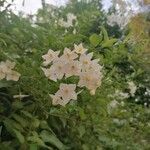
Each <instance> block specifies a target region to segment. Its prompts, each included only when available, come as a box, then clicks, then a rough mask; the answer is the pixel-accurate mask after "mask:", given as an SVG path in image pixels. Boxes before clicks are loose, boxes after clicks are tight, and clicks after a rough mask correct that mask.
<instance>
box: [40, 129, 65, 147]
mask: <svg viewBox="0 0 150 150" xmlns="http://www.w3.org/2000/svg"><path fill="white" fill-rule="evenodd" d="M40 136H41V138H42V139H43V141H44V142H48V143H50V144H52V145H54V146H55V147H57V148H58V149H59V150H64V148H65V147H64V145H63V143H62V142H61V141H60V140H59V139H58V138H57V137H56V136H55V135H53V134H51V133H50V132H48V131H46V130H43V131H42V132H41V134H40Z"/></svg>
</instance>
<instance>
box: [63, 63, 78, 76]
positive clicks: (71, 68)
mask: <svg viewBox="0 0 150 150" xmlns="http://www.w3.org/2000/svg"><path fill="white" fill-rule="evenodd" d="M80 72H81V64H80V62H79V61H77V60H76V61H71V62H69V63H67V64H66V66H65V76H66V77H67V78H68V77H70V76H73V75H75V76H78V75H79V74H80Z"/></svg>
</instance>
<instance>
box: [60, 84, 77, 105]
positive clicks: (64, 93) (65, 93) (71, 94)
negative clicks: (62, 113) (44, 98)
mask: <svg viewBox="0 0 150 150" xmlns="http://www.w3.org/2000/svg"><path fill="white" fill-rule="evenodd" d="M75 89H76V84H63V83H61V84H60V87H59V90H58V92H57V94H58V95H59V96H60V97H61V98H62V99H63V101H65V103H66V104H67V103H68V102H69V101H70V100H77V93H76V92H75Z"/></svg>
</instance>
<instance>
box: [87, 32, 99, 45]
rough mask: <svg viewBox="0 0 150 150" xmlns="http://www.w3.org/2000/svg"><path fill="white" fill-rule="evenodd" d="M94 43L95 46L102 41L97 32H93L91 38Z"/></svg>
mask: <svg viewBox="0 0 150 150" xmlns="http://www.w3.org/2000/svg"><path fill="white" fill-rule="evenodd" d="M89 40H90V42H91V44H92V45H94V46H95V47H96V46H97V45H98V44H99V43H100V42H101V39H100V37H99V36H98V35H97V34H92V35H91V36H90V38H89Z"/></svg>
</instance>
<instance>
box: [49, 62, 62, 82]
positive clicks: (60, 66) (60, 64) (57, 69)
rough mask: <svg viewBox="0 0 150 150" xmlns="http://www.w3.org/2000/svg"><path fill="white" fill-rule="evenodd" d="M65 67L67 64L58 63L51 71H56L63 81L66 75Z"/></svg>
mask: <svg viewBox="0 0 150 150" xmlns="http://www.w3.org/2000/svg"><path fill="white" fill-rule="evenodd" d="M64 66H65V63H64V62H63V61H57V62H55V63H54V64H53V65H52V66H51V69H52V70H54V72H55V74H56V76H57V78H58V79H59V80H60V79H62V78H63V76H64V74H65V69H64Z"/></svg>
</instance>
